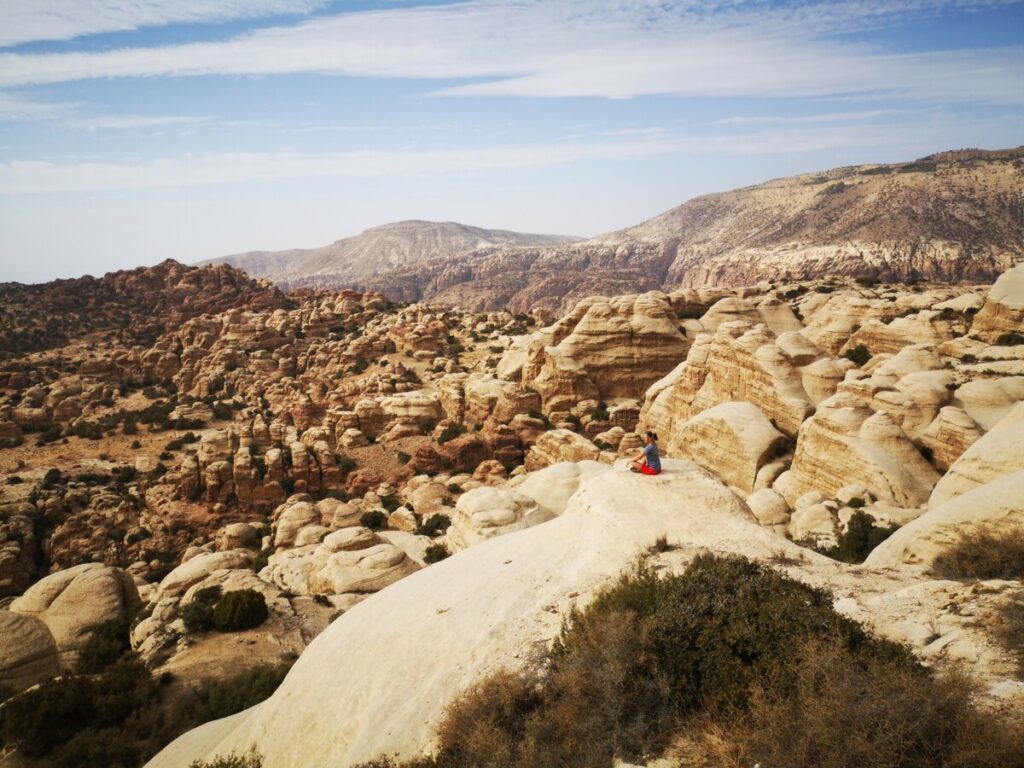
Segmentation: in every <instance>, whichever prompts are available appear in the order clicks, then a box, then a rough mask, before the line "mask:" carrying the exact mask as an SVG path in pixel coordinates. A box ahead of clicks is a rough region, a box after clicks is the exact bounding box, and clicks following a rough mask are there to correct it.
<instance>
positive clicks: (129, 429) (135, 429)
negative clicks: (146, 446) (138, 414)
mask: <svg viewBox="0 0 1024 768" xmlns="http://www.w3.org/2000/svg"><path fill="white" fill-rule="evenodd" d="M121 431H122V432H123V433H124V434H126V435H137V434H138V433H139V425H138V423H137V422H136V421H135V419H134V417H131V416H129V417H127V418H126V419H125V420H124V424H123V425H122V426H121Z"/></svg>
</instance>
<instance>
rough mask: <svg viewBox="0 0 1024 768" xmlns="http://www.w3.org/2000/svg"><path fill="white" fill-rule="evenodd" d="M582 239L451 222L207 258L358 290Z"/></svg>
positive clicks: (309, 283)
mask: <svg viewBox="0 0 1024 768" xmlns="http://www.w3.org/2000/svg"><path fill="white" fill-rule="evenodd" d="M580 239H581V238H576V237H570V236H565V235H533V234H527V233H522V232H507V231H504V230H500V229H482V228H480V227H470V226H467V225H465V224H457V223H455V222H451V221H445V222H433V221H399V222H396V223H394V224H384V225H382V226H379V227H373V228H371V229H368V230H366V231H365V232H362V233H361V234H358V235H356V236H355V237H346V238H343V239H341V240H337V241H335V242H333V243H331V244H330V245H327V246H324V247H323V248H312V249H294V250H289V251H254V252H251V253H240V254H236V255H234V256H224V257H222V258H218V259H210V260H209V261H206V262H203V263H204V264H206V263H227V264H231V265H233V266H236V267H239V268H241V269H244V270H245V271H246V272H248V273H249V274H250V275H252V276H253V277H263V278H267V279H268V280H272V281H274V282H275V283H277V284H278V285H279V286H281V287H282V288H286V289H289V288H339V287H349V286H358V285H360V284H361V283H363V282H364V281H365V280H367V279H368V278H371V277H373V276H375V275H379V274H381V273H386V272H390V271H393V270H395V269H401V268H403V267H409V266H415V265H416V264H419V263H420V262H422V261H425V260H431V259H439V258H440V259H448V258H457V257H459V256H460V255H461V254H463V253H465V252H467V251H471V250H474V249H478V248H484V247H503V246H550V245H560V244H562V243H571V242H576V241H578V240H580Z"/></svg>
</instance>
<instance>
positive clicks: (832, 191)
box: [818, 181, 853, 195]
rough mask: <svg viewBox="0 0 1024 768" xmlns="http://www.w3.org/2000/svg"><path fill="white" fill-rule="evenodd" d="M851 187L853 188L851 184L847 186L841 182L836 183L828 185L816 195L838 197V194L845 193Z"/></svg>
mask: <svg viewBox="0 0 1024 768" xmlns="http://www.w3.org/2000/svg"><path fill="white" fill-rule="evenodd" d="M851 186H853V185H852V184H847V183H846V182H843V181H837V182H835V183H834V184H829V185H828V186H827V187H825V188H824V189H823V190H821V192H819V193H818V194H819V195H838V194H839V193H840V192H845V191H846V190H848V189H849V188H850V187H851Z"/></svg>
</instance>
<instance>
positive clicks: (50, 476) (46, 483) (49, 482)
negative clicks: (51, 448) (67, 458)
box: [43, 467, 61, 488]
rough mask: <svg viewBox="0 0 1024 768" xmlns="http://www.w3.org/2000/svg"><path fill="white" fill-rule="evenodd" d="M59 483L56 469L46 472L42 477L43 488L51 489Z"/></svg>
mask: <svg viewBox="0 0 1024 768" xmlns="http://www.w3.org/2000/svg"><path fill="white" fill-rule="evenodd" d="M60 481H61V473H60V470H59V469H57V468H56V467H52V468H51V469H48V470H46V474H45V475H43V487H44V488H51V487H53V486H54V485H56V484H57V483H59V482H60Z"/></svg>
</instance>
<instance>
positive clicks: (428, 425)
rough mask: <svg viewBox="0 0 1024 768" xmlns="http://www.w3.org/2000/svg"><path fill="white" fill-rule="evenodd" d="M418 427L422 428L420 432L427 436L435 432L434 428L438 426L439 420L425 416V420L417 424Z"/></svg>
mask: <svg viewBox="0 0 1024 768" xmlns="http://www.w3.org/2000/svg"><path fill="white" fill-rule="evenodd" d="M416 426H418V427H419V428H420V432H422V433H423V434H425V435H429V434H430V433H431V432H433V431H434V428H435V427H436V426H437V419H432V418H430V417H429V416H425V417H424V418H422V419H420V420H419V421H417V422H416Z"/></svg>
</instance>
